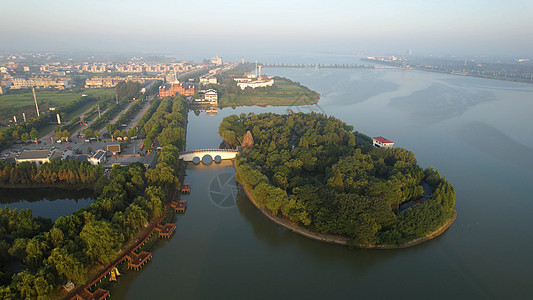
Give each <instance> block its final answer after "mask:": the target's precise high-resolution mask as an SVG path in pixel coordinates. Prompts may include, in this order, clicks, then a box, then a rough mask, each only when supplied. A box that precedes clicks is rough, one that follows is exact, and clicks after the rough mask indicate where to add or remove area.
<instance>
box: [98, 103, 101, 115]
mask: <svg viewBox="0 0 533 300" xmlns="http://www.w3.org/2000/svg"><path fill="white" fill-rule="evenodd" d="M100 117H101V115H100V104H98V118H100Z"/></svg>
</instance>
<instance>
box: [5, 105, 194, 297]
mask: <svg viewBox="0 0 533 300" xmlns="http://www.w3.org/2000/svg"><path fill="white" fill-rule="evenodd" d="M154 103H156V102H154ZM154 103H153V104H154ZM158 103H159V104H160V105H164V111H165V112H164V113H161V114H156V113H154V114H152V116H151V118H150V120H149V121H148V122H147V123H146V124H145V125H144V126H145V127H146V125H147V124H148V123H149V122H150V123H151V124H153V125H152V127H150V128H149V129H150V130H149V133H150V134H153V135H155V137H154V139H161V140H165V145H164V146H163V148H162V149H161V152H159V155H158V163H157V165H156V167H155V169H148V170H145V166H144V165H142V164H140V163H133V164H130V165H128V166H113V168H112V169H111V172H110V174H109V177H108V176H105V175H103V169H102V168H101V167H93V166H88V165H86V164H76V162H75V161H72V160H71V161H68V162H52V163H50V164H48V163H45V164H43V165H42V166H41V167H40V168H39V169H36V168H35V167H34V166H32V165H28V164H19V165H17V166H15V165H7V164H2V165H1V168H0V175H1V176H0V178H1V180H4V182H5V181H6V180H7V182H10V184H28V183H29V184H32V183H35V182H37V181H38V179H37V178H41V177H42V178H52V177H54V175H52V174H56V177H57V178H59V177H60V176H61V177H62V178H63V177H64V179H63V180H66V182H69V183H71V182H72V183H74V182H78V181H79V180H82V178H85V179H86V180H89V181H90V182H92V183H93V188H94V198H95V199H96V200H95V201H94V202H93V203H92V204H91V205H90V206H89V207H87V208H83V209H80V210H77V211H76V212H74V214H72V215H70V216H63V217H60V218H58V219H57V220H56V222H55V223H52V222H51V221H50V220H49V219H43V218H34V217H32V215H31V211H29V210H21V211H17V210H11V209H9V208H5V209H0V225H1V226H0V285H1V286H0V298H2V299H56V298H61V297H65V296H66V294H65V292H64V291H63V290H62V288H61V286H62V285H63V284H65V283H66V282H68V281H72V282H74V283H75V284H76V285H79V284H84V283H85V282H86V281H87V280H89V279H90V277H92V276H93V275H94V274H96V273H97V272H98V271H99V270H101V269H102V268H103V266H104V265H105V264H106V263H109V262H111V261H113V260H114V259H116V258H117V257H118V256H119V255H120V250H121V249H125V248H126V247H127V245H131V244H132V243H134V242H135V238H136V237H137V236H138V235H139V234H140V233H141V232H142V231H143V230H145V229H146V228H149V224H150V223H151V222H154V220H158V219H159V218H160V217H161V216H163V213H164V212H165V204H166V203H167V201H168V199H169V198H170V197H171V196H172V195H173V193H174V192H175V191H176V189H177V187H178V186H179V184H180V181H179V176H180V174H181V172H182V170H181V169H180V165H179V160H178V158H179V151H180V150H181V149H180V148H178V147H182V146H183V145H184V139H185V136H184V134H181V135H180V134H178V135H173V134H166V135H165V132H166V131H165V130H167V128H172V132H174V131H175V130H176V128H179V129H181V131H179V130H178V131H179V132H180V133H183V132H184V130H183V127H184V126H185V125H186V114H187V109H186V101H185V99H184V98H183V97H176V98H165V99H164V100H163V101H160V102H158ZM158 109H159V108H158ZM152 119H153V121H152ZM154 128H158V129H157V130H156V129H154ZM147 129H148V128H147ZM75 164H76V166H77V170H78V172H77V173H76V172H75V169H76V168H74V167H72V170H70V169H69V167H71V166H74V165H75ZM91 167H93V168H94V170H93V169H91ZM82 169H83V170H92V171H91V172H88V176H85V175H84V176H81V175H80V170H82ZM71 171H72V172H71ZM61 172H62V173H61ZM37 174H40V175H37ZM60 174H61V175H60ZM39 176H41V177H39ZM72 178H74V179H72ZM70 180H74V181H70ZM76 180H78V181H76Z"/></svg>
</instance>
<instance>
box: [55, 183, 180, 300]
mask: <svg viewBox="0 0 533 300" xmlns="http://www.w3.org/2000/svg"><path fill="white" fill-rule="evenodd" d="M177 192H178V191H177V190H174V192H173V193H171V194H170V195H169V197H168V198H169V199H168V201H167V205H166V207H165V211H164V213H163V215H162V216H161V217H160V218H158V219H156V220H155V221H154V222H152V223H151V224H150V225H149V227H148V228H147V229H146V230H145V232H144V234H143V235H142V236H141V237H140V238H139V239H138V240H137V242H135V243H134V244H133V245H131V246H129V247H128V248H127V249H126V250H124V251H122V252H121V253H120V254H119V256H118V257H117V258H116V259H115V260H113V261H112V262H110V263H108V264H107V265H106V266H105V267H104V269H103V270H102V271H100V272H98V274H96V275H94V276H93V278H92V279H91V280H90V281H89V283H88V284H86V285H82V286H79V287H78V288H77V289H75V290H74V291H72V292H70V293H68V295H67V297H65V299H69V300H84V299H92V300H93V299H94V300H99V299H106V298H107V297H109V291H106V290H104V289H101V288H98V289H96V291H94V292H91V288H92V287H93V286H94V285H96V284H97V283H98V282H100V281H102V280H103V279H104V278H105V277H107V276H108V275H110V273H111V272H112V271H113V269H114V268H115V267H117V266H118V265H119V264H120V263H122V262H123V261H125V260H128V261H129V263H128V267H129V268H130V269H135V270H138V269H140V268H141V267H142V266H143V265H144V264H145V263H147V262H148V261H149V260H150V259H151V258H152V253H150V252H146V251H141V252H140V253H136V252H135V251H136V250H138V249H139V248H140V247H142V246H143V245H144V244H145V243H146V242H147V241H148V240H149V239H150V238H151V237H152V234H153V233H154V231H157V232H158V235H159V237H169V236H170V235H172V233H173V232H174V231H175V229H176V225H175V224H171V223H168V224H165V225H161V222H163V220H164V219H165V216H166V215H167V213H168V212H169V211H170V209H171V208H172V207H171V203H173V202H174V197H176V194H177Z"/></svg>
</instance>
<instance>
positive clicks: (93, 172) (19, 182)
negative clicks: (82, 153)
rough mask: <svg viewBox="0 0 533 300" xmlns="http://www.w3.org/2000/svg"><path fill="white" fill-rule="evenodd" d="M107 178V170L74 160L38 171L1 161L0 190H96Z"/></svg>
mask: <svg viewBox="0 0 533 300" xmlns="http://www.w3.org/2000/svg"><path fill="white" fill-rule="evenodd" d="M103 174H104V168H103V167H101V166H93V165H91V164H89V163H88V162H79V161H77V160H75V159H70V160H57V159H53V160H52V161H50V163H45V164H43V165H42V166H41V167H39V168H38V167H37V166H36V165H35V164H33V163H29V162H22V163H20V164H15V163H11V162H6V161H4V160H0V188H3V187H19V188H31V187H33V188H36V187H42V186H56V187H63V188H75V189H81V188H94V185H95V183H96V181H97V180H98V179H99V178H100V177H101V176H102V175H103Z"/></svg>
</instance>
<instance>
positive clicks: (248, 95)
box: [219, 77, 320, 107]
mask: <svg viewBox="0 0 533 300" xmlns="http://www.w3.org/2000/svg"><path fill="white" fill-rule="evenodd" d="M319 97H320V96H319V94H318V93H316V92H314V91H311V90H310V89H308V88H307V87H304V86H301V85H299V84H297V83H295V82H293V81H290V80H288V79H285V78H278V77H276V78H275V79H274V86H273V87H268V88H256V89H255V90H253V91H252V92H244V93H242V94H237V95H235V94H229V95H222V96H221V97H220V101H219V102H220V106H221V107H226V106H239V105H260V106H263V105H274V106H293V105H309V104H314V103H317V102H318V98H319Z"/></svg>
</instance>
